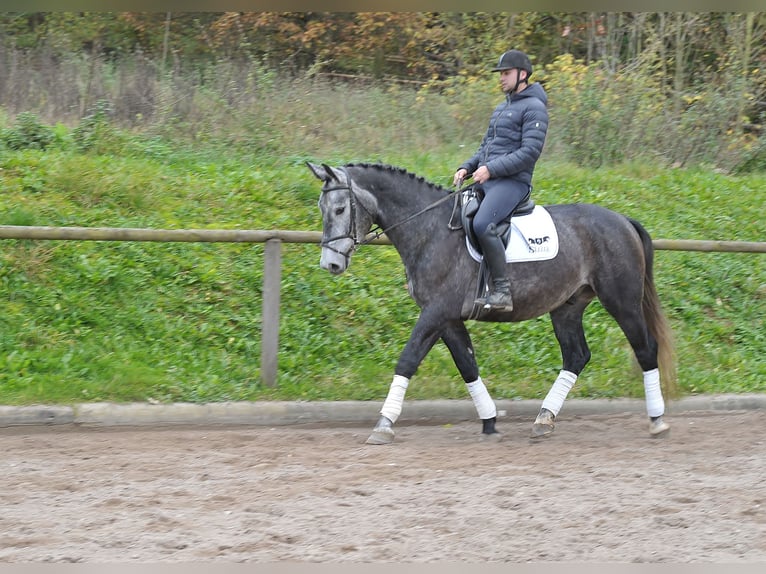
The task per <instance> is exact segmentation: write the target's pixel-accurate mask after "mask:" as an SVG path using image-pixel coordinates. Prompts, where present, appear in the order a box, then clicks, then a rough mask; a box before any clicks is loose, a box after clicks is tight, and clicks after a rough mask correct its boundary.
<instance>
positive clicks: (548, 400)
mask: <svg viewBox="0 0 766 574" xmlns="http://www.w3.org/2000/svg"><path fill="white" fill-rule="evenodd" d="M575 381H577V375H575V374H574V373H572V372H571V371H564V370H562V371H560V372H559V376H558V377H556V380H555V381H554V382H553V386H552V387H551V390H550V391H548V394H547V395H546V396H545V399H544V400H543V405H542V408H544V409H548V410H549V411H551V412H552V413H553V415H554V416H557V415H558V414H559V411H560V410H561V407H562V406H563V405H564V400H565V399H566V398H567V395H568V394H569V391H571V390H572V387H574V384H575Z"/></svg>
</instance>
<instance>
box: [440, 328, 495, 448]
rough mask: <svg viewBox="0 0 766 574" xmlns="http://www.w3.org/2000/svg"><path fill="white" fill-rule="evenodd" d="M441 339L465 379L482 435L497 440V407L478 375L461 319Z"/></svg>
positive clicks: (474, 358)
mask: <svg viewBox="0 0 766 574" xmlns="http://www.w3.org/2000/svg"><path fill="white" fill-rule="evenodd" d="M442 340H443V341H444V344H445V345H447V348H448V349H449V351H450V354H451V355H452V359H453V360H454V361H455V365H456V366H457V368H458V370H459V371H460V375H461V376H462V377H463V380H464V381H465V384H466V387H467V388H468V393H469V394H470V395H471V398H472V399H473V404H474V406H476V412H477V413H478V415H479V418H480V419H481V422H482V431H481V432H482V435H483V436H484V437H486V438H492V439H494V440H499V439H500V438H501V434H500V433H499V432H498V431H497V429H496V428H495V423H496V422H497V408H496V407H495V402H494V401H493V400H492V397H491V396H490V394H489V391H487V387H486V386H485V385H484V381H482V380H481V377H480V376H479V366H478V364H477V363H476V356H475V355H474V352H473V345H472V344H471V336H470V335H469V334H468V329H466V328H465V325H464V324H463V322H462V321H460V322H455V323H452V324H450V325H449V326H448V327H447V328H446V329H445V330H444V332H443V333H442Z"/></svg>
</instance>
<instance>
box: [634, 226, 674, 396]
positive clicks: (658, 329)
mask: <svg viewBox="0 0 766 574" xmlns="http://www.w3.org/2000/svg"><path fill="white" fill-rule="evenodd" d="M628 219H630V222H631V224H633V227H634V228H635V229H636V231H637V232H638V235H639V236H640V237H641V243H642V244H643V246H644V260H645V262H646V271H645V272H644V299H643V301H642V307H643V311H644V318H645V319H646V324H647V327H648V328H649V332H650V333H651V334H652V336H653V337H654V338H655V340H656V341H657V345H658V349H657V362H658V363H659V368H660V373H661V374H662V377H661V381H662V390H663V392H664V394H665V396H667V397H669V398H673V397H677V396H678V385H677V380H676V379H677V377H676V354H675V344H674V341H673V331H672V329H671V328H670V323H668V319H667V317H666V316H665V313H664V312H663V311H662V305H661V304H660V298H659V297H658V296H657V289H656V287H655V285H654V245H653V244H652V238H651V237H650V235H649V232H648V231H647V230H646V229H645V228H644V226H643V225H641V224H640V223H639V222H638V221H636V220H635V219H631V218H628Z"/></svg>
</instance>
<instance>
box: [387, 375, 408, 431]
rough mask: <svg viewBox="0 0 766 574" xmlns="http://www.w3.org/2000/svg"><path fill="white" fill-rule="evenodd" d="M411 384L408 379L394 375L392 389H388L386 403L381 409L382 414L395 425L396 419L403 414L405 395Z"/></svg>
mask: <svg viewBox="0 0 766 574" xmlns="http://www.w3.org/2000/svg"><path fill="white" fill-rule="evenodd" d="M409 384H410V380H409V379H408V378H407V377H402V376H400V375H394V380H393V381H392V382H391V387H390V388H389V389H388V396H387V397H386V401H385V402H384V403H383V408H382V409H380V414H381V415H383V416H384V417H386V418H387V419H388V420H390V421H391V422H392V423H395V422H396V419H398V418H399V415H400V414H402V406H403V405H404V395H405V393H406V392H407V386H408V385H409Z"/></svg>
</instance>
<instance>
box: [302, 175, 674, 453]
mask: <svg viewBox="0 0 766 574" xmlns="http://www.w3.org/2000/svg"><path fill="white" fill-rule="evenodd" d="M306 164H307V166H308V168H309V169H310V170H311V172H312V173H313V174H314V176H316V178H317V179H319V180H321V181H322V189H321V193H320V198H319V209H320V212H321V216H322V239H321V244H320V245H321V258H320V267H321V268H322V269H325V270H327V271H329V272H330V273H331V274H333V275H339V274H341V273H343V272H344V271H345V270H346V269H347V268H348V266H349V264H350V262H351V257H352V255H353V253H354V252H355V250H356V249H357V248H358V247H359V246H361V245H364V244H366V243H369V242H370V241H371V240H372V239H375V238H377V237H381V236H383V234H385V236H386V237H387V238H388V239H389V240H390V242H391V244H392V245H393V246H394V247H395V248H396V250H397V251H398V253H399V256H400V257H401V260H402V262H403V264H404V267H405V271H406V276H407V288H408V291H409V294H410V296H411V297H412V298H413V299H414V301H415V302H416V303H417V305H418V307H419V308H420V313H419V316H418V319H417V321H416V323H415V325H414V328H413V329H412V331H411V334H410V337H409V340H408V341H407V343H406V344H405V346H404V348H403V350H402V352H401V354H400V356H399V359H398V361H397V363H396V366H395V369H394V376H393V380H392V382H391V385H390V387H389V391H388V395H387V396H386V398H385V401H384V403H383V406H382V408H381V410H380V416H379V419H378V421H377V423H376V424H375V426H374V428H373V430H372V433H371V434H370V436H369V438H368V439H367V441H366V442H367V444H390V443H392V442H394V437H395V432H394V425H395V423H396V421H397V419H398V417H399V415H400V414H401V411H402V408H403V404H404V397H405V393H406V390H407V387H408V385H409V382H410V379H411V378H412V377H413V376H414V375H415V373H416V371H417V369H418V367H419V365H420V364H421V362H422V361H423V359H424V358H425V357H426V355H427V354H428V352H429V351H430V349H431V348H432V347H433V345H434V344H436V343H437V342H438V341H439V340H441V341H443V342H444V344H445V345H446V346H447V348H448V349H449V351H450V354H451V356H452V358H453V360H454V362H455V365H456V367H457V369H458V371H459V373H460V375H461V376H462V378H463V380H464V381H465V383H466V386H467V389H468V392H469V395H470V396H471V398H472V399H473V403H474V406H475V407H476V410H477V414H478V416H479V418H480V419H481V422H482V431H481V435H480V436H481V437H482V438H483V439H494V440H500V438H501V437H502V434H501V433H500V432H499V431H498V430H497V428H496V422H497V410H496V407H495V403H494V400H493V399H492V397H491V396H490V394H489V391H488V390H487V387H486V385H485V384H484V382H483V380H482V379H481V376H480V373H479V367H478V364H477V361H476V359H475V356H474V350H473V346H472V343H471V338H470V335H469V333H468V330H467V328H466V325H465V323H466V321H468V320H469V319H475V320H477V321H497V322H519V321H526V320H529V319H533V318H535V317H539V316H541V315H544V314H546V313H548V314H549V315H550V319H551V322H552V324H553V331H554V334H555V336H556V339H557V340H558V343H559V347H560V350H561V356H562V360H563V364H562V367H561V370H560V372H559V374H558V376H557V377H556V379H555V381H554V382H553V384H552V385H551V387H550V390H549V391H548V394H547V395H546V397H545V398H544V400H543V402H542V404H541V407H540V411H539V413H538V415H537V417H536V418H535V421H534V423H533V424H532V431H531V434H530V437H531V438H534V439H538V438H542V437H547V436H550V435H551V434H552V433H553V430H554V427H555V419H556V417H557V416H558V414H559V411H560V410H561V408H562V406H563V403H564V401H565V399H566V397H567V395H568V393H569V391H570V390H571V389H572V387H573V385H574V384H575V382H576V380H577V378H578V377H579V375H580V373H581V372H582V370H583V369H584V368H585V366H586V364H587V363H588V362H589V360H590V358H591V353H590V350H589V348H588V343H587V341H586V338H585V332H584V329H583V313H584V311H585V309H586V307H587V306H588V305H589V304H590V303H591V302H592V301H593V300H594V299H595V298H598V300H599V301H600V302H601V304H602V305H603V307H604V309H606V311H607V312H608V313H609V314H610V315H611V316H612V317H613V318H614V320H615V321H616V322H617V324H618V325H619V326H620V328H621V329H622V331H623V333H624V335H625V337H626V338H627V340H628V342H629V343H630V346H631V348H632V350H633V353H634V355H635V359H636V360H637V363H638V365H639V366H640V368H641V370H642V374H643V383H644V395H645V402H646V411H647V415H648V418H649V436H650V437H653V438H657V437H664V436H667V434H668V432H669V429H670V425H669V424H668V423H667V422H666V421H665V420H664V419H663V415H664V414H665V398H664V396H663V395H675V394H676V392H677V391H676V377H675V364H674V351H673V337H672V331H671V329H670V326H669V324H668V321H667V319H666V317H665V315H664V313H663V310H662V307H661V304H660V301H659V298H658V295H657V290H656V287H655V283H654V277H653V262H654V248H653V245H652V240H651V237H650V235H649V233H648V232H647V231H646V229H645V228H644V227H643V226H642V225H641V224H640V223H639V222H638V221H636V220H635V219H632V218H630V217H628V216H625V215H622V214H619V213H617V212H615V211H612V210H609V209H607V208H605V207H602V206H598V205H595V204H587V203H571V204H566V203H565V204H552V205H545V206H539V207H542V208H544V209H545V210H546V211H547V213H549V215H550V218H551V220H552V223H553V224H554V226H555V232H556V233H557V237H558V240H559V245H558V251H557V252H556V254H555V256H553V257H551V258H548V259H545V260H539V261H529V262H527V261H523V262H513V263H511V264H509V265H508V267H507V273H508V277H509V279H510V281H511V288H512V293H513V300H514V305H513V308H512V309H502V310H495V309H494V308H492V309H489V310H484V311H483V312H482V313H480V314H479V315H478V316H477V315H476V313H475V305H474V300H475V297H476V293H477V288H478V287H479V285H480V280H479V276H480V273H479V271H480V262H479V261H480V260H477V258H476V257H473V256H472V255H471V254H470V252H469V249H468V248H467V243H466V231H465V229H464V228H463V227H461V226H454V225H450V224H449V222H450V221H451V218H452V217H453V210H454V202H453V201H451V198H454V197H455V191H456V190H447V189H445V188H444V187H442V186H440V185H437V184H434V183H432V182H429V181H427V180H426V179H425V178H423V177H421V176H418V175H416V174H414V173H411V172H408V171H407V170H406V169H403V168H399V167H395V166H391V165H386V164H380V163H377V164H371V163H347V164H345V165H342V166H339V167H331V166H329V165H327V164H326V163H322V164H314V163H312V162H306ZM513 219H514V220H515V219H516V216H513ZM373 226H376V227H375V229H377V230H378V232H377V233H374V231H373V229H374V228H373ZM371 233H373V234H374V235H373V236H372V237H370V234H371Z"/></svg>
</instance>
